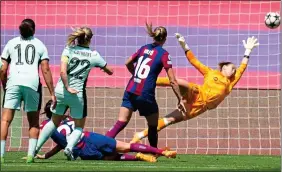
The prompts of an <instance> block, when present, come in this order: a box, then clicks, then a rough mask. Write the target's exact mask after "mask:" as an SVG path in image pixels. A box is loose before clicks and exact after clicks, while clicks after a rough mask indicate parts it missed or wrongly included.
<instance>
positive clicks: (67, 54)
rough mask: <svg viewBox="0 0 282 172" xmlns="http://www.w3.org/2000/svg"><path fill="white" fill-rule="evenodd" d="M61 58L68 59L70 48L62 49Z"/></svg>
mask: <svg viewBox="0 0 282 172" xmlns="http://www.w3.org/2000/svg"><path fill="white" fill-rule="evenodd" d="M62 56H67V57H70V48H69V47H66V48H64V50H63V53H62Z"/></svg>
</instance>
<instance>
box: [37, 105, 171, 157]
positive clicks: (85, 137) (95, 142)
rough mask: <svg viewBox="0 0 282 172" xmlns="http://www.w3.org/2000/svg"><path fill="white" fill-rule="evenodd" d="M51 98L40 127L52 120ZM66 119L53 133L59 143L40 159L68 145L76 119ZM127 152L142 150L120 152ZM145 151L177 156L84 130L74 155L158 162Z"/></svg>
mask: <svg viewBox="0 0 282 172" xmlns="http://www.w3.org/2000/svg"><path fill="white" fill-rule="evenodd" d="M51 102H52V101H51V100H50V101H49V102H47V103H46V106H45V113H46V116H47V118H48V119H47V120H45V121H43V122H42V123H41V125H40V128H41V129H43V128H44V127H45V126H46V124H47V123H49V122H50V119H51V117H52V112H51V111H50V106H51ZM64 118H65V119H64V120H63V121H62V122H61V124H60V125H59V127H58V128H57V130H56V131H55V132H53V134H52V135H51V138H52V140H53V141H54V142H55V143H56V144H57V145H56V146H55V147H54V148H53V149H52V150H50V151H49V152H47V153H45V154H44V155H39V154H38V155H37V158H39V159H48V158H50V157H52V156H53V155H55V154H56V153H58V152H59V151H60V150H62V149H64V148H65V147H66V145H67V140H68V135H70V134H71V133H72V132H73V131H74V128H75V124H74V121H73V120H72V119H71V118H68V116H66V115H64ZM127 152H141V153H137V154H136V155H131V154H120V153H127ZM143 153H151V154H156V155H159V156H166V157H168V158H174V157H175V156H176V152H175V151H167V150H165V151H163V150H161V149H157V148H154V147H151V146H147V145H144V144H137V143H132V144H129V143H125V142H121V141H117V140H115V139H113V138H110V137H107V136H104V135H101V134H97V133H94V132H88V131H84V132H83V134H82V136H81V137H80V140H79V141H78V143H77V145H76V146H75V147H74V148H73V155H74V158H75V159H76V158H77V157H80V158H81V159H82V160H116V161H136V160H142V161H148V162H156V157H155V156H153V155H147V154H143Z"/></svg>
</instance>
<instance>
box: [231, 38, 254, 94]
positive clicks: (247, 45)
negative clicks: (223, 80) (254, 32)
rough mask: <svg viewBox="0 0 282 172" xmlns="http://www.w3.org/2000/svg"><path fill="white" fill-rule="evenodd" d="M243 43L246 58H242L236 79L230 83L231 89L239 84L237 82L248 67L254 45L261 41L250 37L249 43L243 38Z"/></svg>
mask: <svg viewBox="0 0 282 172" xmlns="http://www.w3.org/2000/svg"><path fill="white" fill-rule="evenodd" d="M243 45H244V47H245V49H246V50H245V54H244V58H243V59H242V62H241V65H240V67H238V68H237V70H236V73H235V76H234V79H233V80H231V83H230V89H229V90H230V91H231V90H232V89H233V87H234V86H235V85H236V84H237V82H238V81H239V80H240V79H241V77H242V75H243V73H244V71H245V70H246V68H247V65H248V62H249V57H250V54H251V52H252V50H253V48H254V47H257V46H258V45H259V43H258V42H257V39H256V38H255V37H251V38H248V40H247V43H246V42H245V40H243Z"/></svg>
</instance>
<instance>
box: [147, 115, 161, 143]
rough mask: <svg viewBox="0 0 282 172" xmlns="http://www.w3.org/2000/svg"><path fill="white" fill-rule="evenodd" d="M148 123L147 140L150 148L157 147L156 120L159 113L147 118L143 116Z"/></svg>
mask: <svg viewBox="0 0 282 172" xmlns="http://www.w3.org/2000/svg"><path fill="white" fill-rule="evenodd" d="M145 118H146V120H147V123H148V140H149V143H150V146H152V147H155V148H157V147H158V129H157V128H158V119H159V113H154V114H151V115H149V116H145Z"/></svg>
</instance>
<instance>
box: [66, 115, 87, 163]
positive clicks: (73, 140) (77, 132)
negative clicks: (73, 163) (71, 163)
mask: <svg viewBox="0 0 282 172" xmlns="http://www.w3.org/2000/svg"><path fill="white" fill-rule="evenodd" d="M72 118H73V120H74V125H75V128H74V130H73V132H72V133H71V134H70V136H69V137H68V140H67V142H68V144H67V146H66V147H65V149H64V153H65V155H66V156H67V158H68V160H75V158H74V156H73V153H72V150H73V147H74V146H75V145H76V144H77V143H78V141H79V139H80V138H81V135H82V132H83V128H84V125H85V119H86V117H84V118H82V119H75V118H74V117H73V116H72Z"/></svg>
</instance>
